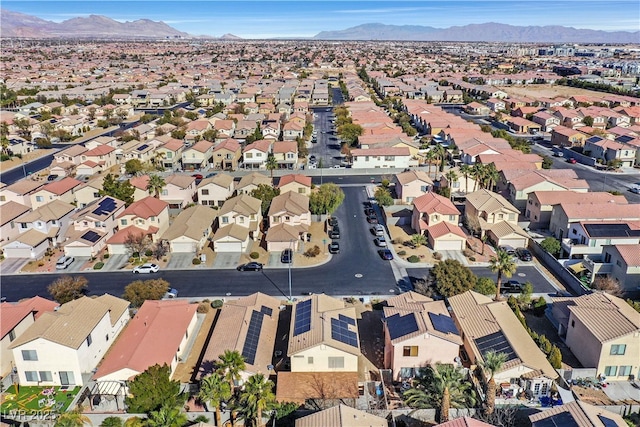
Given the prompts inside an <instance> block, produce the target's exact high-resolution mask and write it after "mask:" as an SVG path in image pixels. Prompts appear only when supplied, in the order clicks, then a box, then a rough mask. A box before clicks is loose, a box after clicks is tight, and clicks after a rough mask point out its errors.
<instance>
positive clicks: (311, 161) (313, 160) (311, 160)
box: [309, 154, 316, 163]
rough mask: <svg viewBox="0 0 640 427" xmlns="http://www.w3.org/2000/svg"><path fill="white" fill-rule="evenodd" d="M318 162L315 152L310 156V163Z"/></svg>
mask: <svg viewBox="0 0 640 427" xmlns="http://www.w3.org/2000/svg"><path fill="white" fill-rule="evenodd" d="M315 162H316V156H314V155H313V154H312V155H310V156H309V163H315Z"/></svg>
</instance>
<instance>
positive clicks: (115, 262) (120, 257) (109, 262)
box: [101, 254, 129, 271]
mask: <svg viewBox="0 0 640 427" xmlns="http://www.w3.org/2000/svg"><path fill="white" fill-rule="evenodd" d="M128 260H129V255H128V254H112V255H111V256H110V257H109V258H107V259H106V260H105V262H104V267H102V270H101V271H116V270H120V269H121V268H122V267H123V266H124V265H125V264H126V263H127V261H128Z"/></svg>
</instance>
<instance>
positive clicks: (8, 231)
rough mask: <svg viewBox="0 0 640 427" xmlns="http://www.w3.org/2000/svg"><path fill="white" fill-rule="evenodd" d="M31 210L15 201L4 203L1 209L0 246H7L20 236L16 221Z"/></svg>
mask: <svg viewBox="0 0 640 427" xmlns="http://www.w3.org/2000/svg"><path fill="white" fill-rule="evenodd" d="M30 210H31V209H30V208H29V207H28V206H25V205H21V204H20V203H16V202H14V201H11V202H7V203H4V204H3V205H2V208H1V209H0V245H5V244H7V242H10V241H11V240H13V239H14V238H16V237H17V236H18V235H19V234H20V227H19V225H18V223H17V222H16V219H17V218H18V217H20V216H22V215H24V214H25V213H27V212H29V211H30Z"/></svg>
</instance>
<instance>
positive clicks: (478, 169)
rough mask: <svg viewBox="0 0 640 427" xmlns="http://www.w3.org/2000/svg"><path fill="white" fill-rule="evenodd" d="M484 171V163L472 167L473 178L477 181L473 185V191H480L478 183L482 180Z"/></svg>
mask: <svg viewBox="0 0 640 427" xmlns="http://www.w3.org/2000/svg"><path fill="white" fill-rule="evenodd" d="M483 173H484V170H483V168H482V163H475V164H474V165H473V166H471V177H472V178H473V179H474V180H475V182H474V184H473V191H476V190H477V189H478V182H479V181H480V180H481V179H482V175H483Z"/></svg>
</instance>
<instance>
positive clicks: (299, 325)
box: [293, 299, 311, 337]
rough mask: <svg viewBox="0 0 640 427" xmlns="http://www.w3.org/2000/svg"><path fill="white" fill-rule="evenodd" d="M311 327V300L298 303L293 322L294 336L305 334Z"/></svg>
mask: <svg viewBox="0 0 640 427" xmlns="http://www.w3.org/2000/svg"><path fill="white" fill-rule="evenodd" d="M310 329H311V300H310V299H308V300H306V301H302V302H299V303H298V304H297V305H296V318H295V320H294V324H293V336H294V337H295V336H296V335H300V334H303V333H305V332H308V331H309V330H310Z"/></svg>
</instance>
